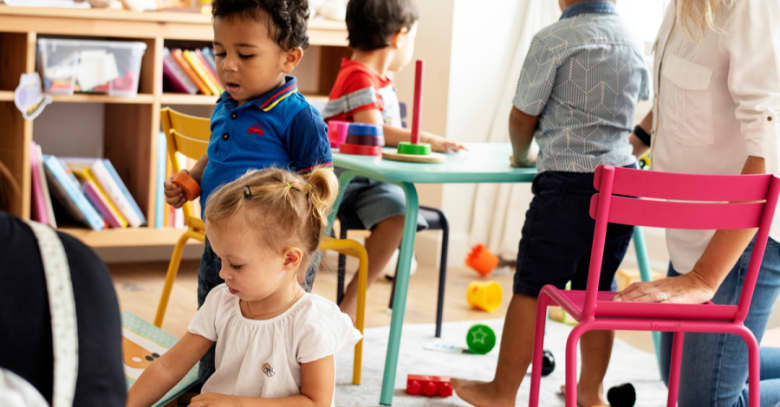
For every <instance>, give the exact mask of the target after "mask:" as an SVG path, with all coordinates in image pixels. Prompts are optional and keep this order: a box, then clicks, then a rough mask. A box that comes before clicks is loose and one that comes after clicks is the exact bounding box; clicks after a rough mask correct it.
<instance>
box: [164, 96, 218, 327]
mask: <svg viewBox="0 0 780 407" xmlns="http://www.w3.org/2000/svg"><path fill="white" fill-rule="evenodd" d="M160 125H161V126H162V128H163V132H164V133H165V138H166V140H167V142H168V158H169V159H170V160H171V168H172V169H173V173H174V174H176V173H178V172H179V171H180V170H181V167H180V166H179V161H178V157H177V156H176V153H181V154H183V155H184V156H186V157H188V158H192V159H195V160H197V159H199V158H201V157H203V156H204V155H205V154H206V150H207V149H208V146H209V136H210V135H211V130H210V128H209V119H207V118H203V117H196V116H190V115H187V114H183V113H179V112H177V111H175V110H172V109H170V108H167V107H164V108H162V109H160ZM182 211H183V212H184V224H185V225H186V226H187V230H186V231H185V232H184V233H183V234H182V235H181V237H179V240H178V241H177V242H176V246H174V248H173V254H172V255H171V262H170V263H168V272H167V273H166V274H165V284H164V285H163V291H162V295H161V296H160V302H159V303H158V304H157V314H156V315H155V317H154V324H155V325H156V326H158V327H162V322H163V318H164V317H165V310H166V308H167V307H168V299H169V298H170V296H171V288H173V282H174V281H175V280H176V274H177V273H178V272H179V264H180V263H181V254H182V251H183V250H184V245H185V244H187V240H189V239H196V240H199V241H201V242H204V241H205V240H206V234H205V231H206V225H204V224H203V221H202V220H201V219H200V214H195V213H193V210H192V206H191V204H190V203H189V202H186V203H185V204H184V206H182Z"/></svg>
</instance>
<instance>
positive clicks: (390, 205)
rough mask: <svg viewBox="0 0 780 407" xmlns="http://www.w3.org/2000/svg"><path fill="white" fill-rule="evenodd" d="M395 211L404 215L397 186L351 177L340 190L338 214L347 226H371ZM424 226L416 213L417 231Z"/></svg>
mask: <svg viewBox="0 0 780 407" xmlns="http://www.w3.org/2000/svg"><path fill="white" fill-rule="evenodd" d="M398 215H401V216H404V215H406V197H405V196H404V191H403V190H402V189H401V187H399V186H398V185H395V184H388V183H385V182H379V181H376V180H373V179H370V178H366V177H355V178H353V179H352V181H350V183H349V184H348V185H347V187H346V188H345V190H344V197H343V198H342V200H341V206H340V207H339V213H338V218H339V221H340V222H341V224H343V225H345V226H346V228H347V229H367V230H373V229H374V226H376V225H377V224H378V223H380V222H382V221H384V220H385V219H387V218H390V217H392V216H398ZM427 227H428V223H427V222H426V221H425V218H423V217H422V215H420V214H419V213H418V214H417V231H418V232H419V231H421V230H423V229H426V228H427Z"/></svg>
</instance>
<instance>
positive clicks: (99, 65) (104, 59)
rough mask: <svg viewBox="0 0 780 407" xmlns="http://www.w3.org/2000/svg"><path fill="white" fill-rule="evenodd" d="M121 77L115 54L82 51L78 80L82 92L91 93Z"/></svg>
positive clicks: (100, 51)
mask: <svg viewBox="0 0 780 407" xmlns="http://www.w3.org/2000/svg"><path fill="white" fill-rule="evenodd" d="M117 77H119V70H118V69H117V66H116V59H115V58H114V54H112V53H110V52H106V51H105V50H86V51H81V58H80V60H79V67H78V69H77V72H76V79H77V80H78V82H79V87H80V88H81V90H82V91H89V90H90V89H92V88H94V87H95V86H97V85H102V84H104V83H106V82H108V81H112V80H114V79H116V78H117Z"/></svg>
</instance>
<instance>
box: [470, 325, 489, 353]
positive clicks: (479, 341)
mask: <svg viewBox="0 0 780 407" xmlns="http://www.w3.org/2000/svg"><path fill="white" fill-rule="evenodd" d="M466 345H467V346H468V348H469V351H471V353H476V354H479V355H483V354H485V353H488V352H490V350H491V349H493V347H494V346H496V333H495V332H493V329H491V328H490V327H489V326H487V325H484V324H476V325H474V326H472V327H471V328H469V331H468V332H467V333H466Z"/></svg>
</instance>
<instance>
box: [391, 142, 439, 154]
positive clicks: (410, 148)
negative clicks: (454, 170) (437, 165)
mask: <svg viewBox="0 0 780 407" xmlns="http://www.w3.org/2000/svg"><path fill="white" fill-rule="evenodd" d="M430 153H431V145H430V144H412V143H409V142H406V141H402V142H400V143H398V154H410V155H428V154H430Z"/></svg>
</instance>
